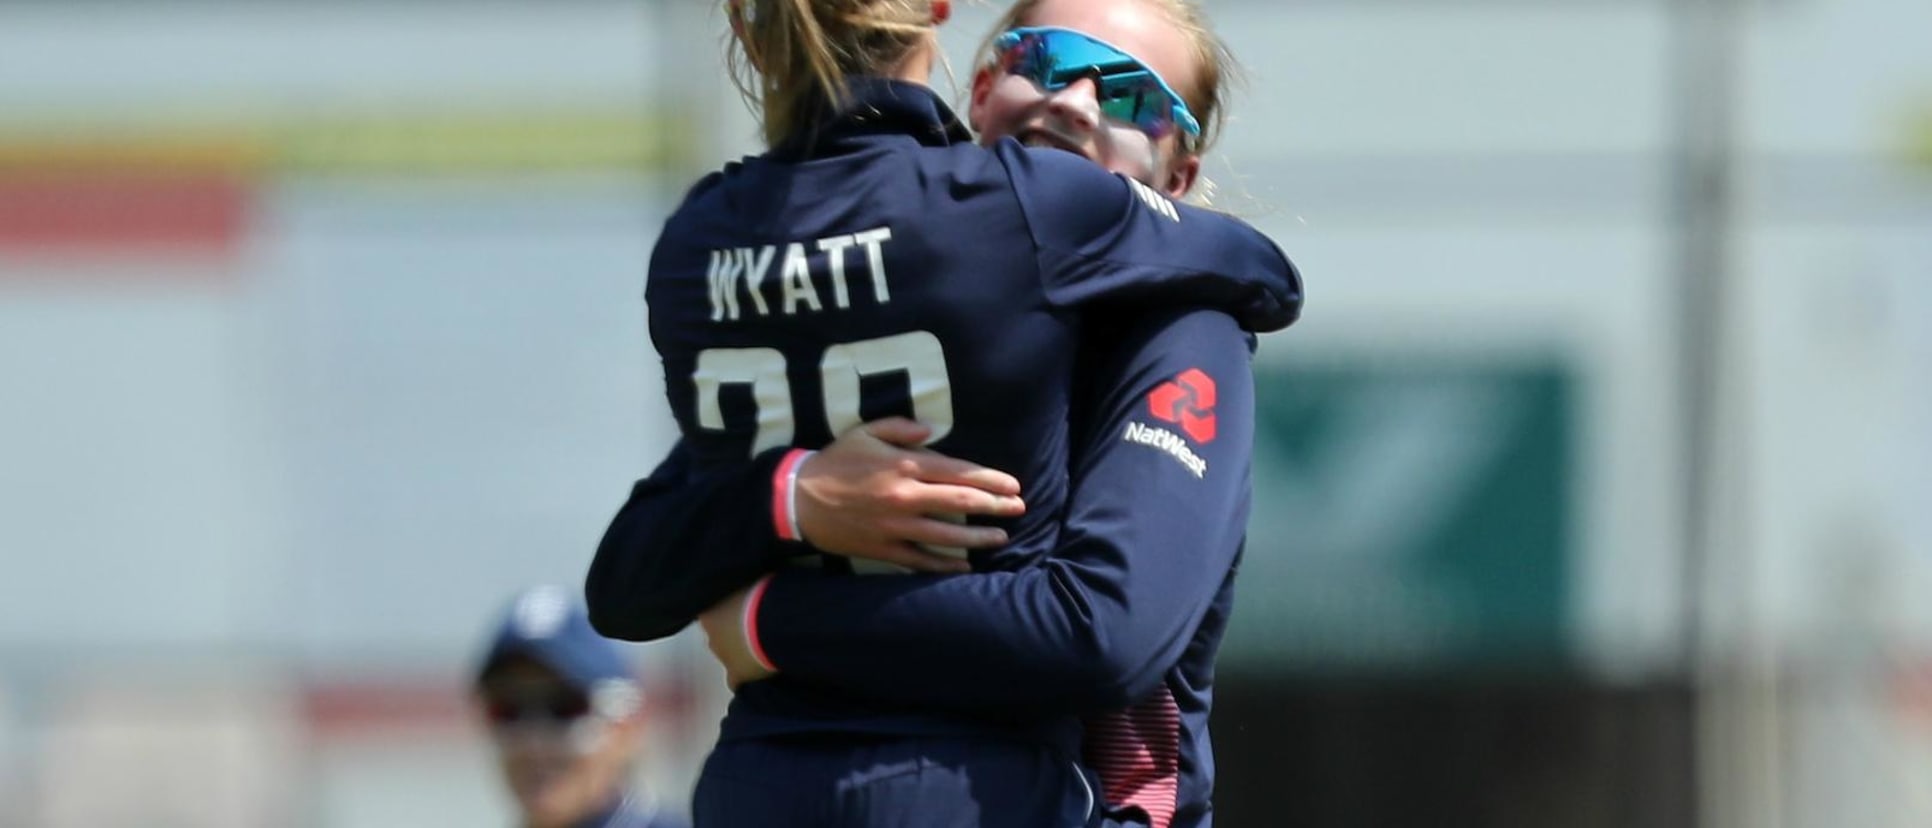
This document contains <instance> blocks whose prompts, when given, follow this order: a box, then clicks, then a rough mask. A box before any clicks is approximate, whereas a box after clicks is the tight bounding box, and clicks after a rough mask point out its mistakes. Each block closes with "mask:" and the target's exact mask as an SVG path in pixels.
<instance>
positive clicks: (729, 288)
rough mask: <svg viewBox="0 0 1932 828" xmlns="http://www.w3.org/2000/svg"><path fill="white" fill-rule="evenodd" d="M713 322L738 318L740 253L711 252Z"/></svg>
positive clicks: (734, 251) (726, 251)
mask: <svg viewBox="0 0 1932 828" xmlns="http://www.w3.org/2000/svg"><path fill="white" fill-rule="evenodd" d="M709 277H710V282H711V321H713V322H723V321H724V320H726V319H737V318H738V251H736V250H713V251H711V272H710V274H709Z"/></svg>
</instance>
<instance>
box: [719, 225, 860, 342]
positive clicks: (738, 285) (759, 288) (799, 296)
mask: <svg viewBox="0 0 1932 828" xmlns="http://www.w3.org/2000/svg"><path fill="white" fill-rule="evenodd" d="M889 241H892V228H890V227H878V228H874V229H871V230H866V231H863V232H859V233H853V234H851V235H849V236H830V237H827V238H823V239H816V240H814V241H810V242H791V243H789V244H786V245H785V255H784V257H783V262H782V263H781V264H780V265H779V267H778V271H779V272H778V276H777V278H776V279H775V280H774V281H776V282H777V283H778V297H777V301H778V303H779V305H780V307H781V309H782V310H783V311H784V312H785V315H786V316H795V315H797V314H798V313H799V308H800V307H801V306H802V307H803V308H805V310H806V311H807V312H811V313H819V312H823V311H824V310H825V309H826V308H825V302H824V300H823V299H822V298H820V294H819V287H818V285H819V279H820V278H827V279H828V280H829V281H830V282H831V283H832V306H833V307H834V308H836V309H838V310H847V309H850V308H851V307H852V293H851V289H850V287H849V285H848V284H847V280H846V270H847V268H846V251H848V250H851V249H852V248H854V247H858V246H861V245H863V246H864V247H865V263H864V265H863V267H865V268H866V275H868V276H870V277H871V281H872V298H873V300H874V301H875V302H877V303H878V304H881V305H884V304H888V303H890V302H891V301H892V291H891V289H890V288H889V287H888V286H887V280H886V266H885V246H886V243H887V242H889ZM812 250H816V251H817V252H818V253H821V254H824V262H823V263H822V264H821V263H819V262H814V261H813V260H812V259H813V256H814V254H813V253H812V252H810V251H812ZM774 258H778V245H774V244H768V245H765V246H763V247H757V248H751V247H738V248H731V249H725V250H713V251H711V264H710V268H709V270H708V271H707V272H706V274H705V280H706V282H707V284H708V287H709V297H710V300H711V321H713V322H736V321H738V320H739V319H741V318H743V317H744V315H745V314H744V312H743V308H742V307H740V305H739V302H738V294H739V291H740V290H742V291H743V292H744V294H745V295H747V296H749V297H751V306H752V309H753V310H755V311H757V315H758V316H761V317H763V316H770V315H771V314H772V310H771V303H770V302H769V301H768V300H767V298H766V295H765V276H766V274H768V273H770V272H771V266H772V260H773V259H774ZM821 273H822V274H825V275H824V277H820V276H818V274H821Z"/></svg>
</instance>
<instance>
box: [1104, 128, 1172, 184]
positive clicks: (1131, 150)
mask: <svg viewBox="0 0 1932 828" xmlns="http://www.w3.org/2000/svg"><path fill="white" fill-rule="evenodd" d="M1100 154H1101V159H1100V165H1101V166H1103V167H1106V168H1107V170H1108V171H1109V172H1117V173H1120V174H1121V175H1124V176H1127V177H1128V178H1131V179H1134V180H1135V181H1139V182H1140V183H1142V184H1148V185H1154V186H1158V184H1157V181H1156V179H1157V178H1158V177H1159V176H1160V174H1161V172H1162V169H1161V164H1160V158H1161V155H1160V152H1159V148H1158V147H1156V146H1155V144H1154V141H1153V139H1151V138H1148V137H1147V133H1144V132H1141V131H1140V130H1138V129H1135V128H1133V127H1130V126H1120V125H1117V124H1112V123H1110V124H1108V125H1107V131H1106V139H1105V141H1103V142H1102V145H1101V148H1100Z"/></svg>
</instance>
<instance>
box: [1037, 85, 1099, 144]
mask: <svg viewBox="0 0 1932 828" xmlns="http://www.w3.org/2000/svg"><path fill="white" fill-rule="evenodd" d="M1047 111H1049V112H1051V113H1053V115H1054V116H1055V117H1058V118H1060V119H1061V120H1063V121H1065V122H1066V123H1067V124H1068V125H1070V126H1073V127H1074V128H1076V129H1078V130H1079V131H1081V132H1083V133H1084V132H1092V131H1093V130H1095V129H1097V128H1099V126H1100V90H1099V88H1098V87H1096V86H1095V85H1094V81H1093V78H1080V79H1079V80H1076V81H1074V82H1072V83H1069V84H1067V85H1066V86H1064V87H1061V88H1060V89H1059V90H1058V91H1056V92H1054V93H1053V95H1052V96H1051V97H1049V98H1048V99H1047Z"/></svg>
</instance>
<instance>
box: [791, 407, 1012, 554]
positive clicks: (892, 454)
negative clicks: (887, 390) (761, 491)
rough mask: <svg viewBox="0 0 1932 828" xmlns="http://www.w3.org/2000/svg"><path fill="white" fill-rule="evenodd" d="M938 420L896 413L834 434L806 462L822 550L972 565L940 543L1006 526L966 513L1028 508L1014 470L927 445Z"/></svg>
mask: <svg viewBox="0 0 1932 828" xmlns="http://www.w3.org/2000/svg"><path fill="white" fill-rule="evenodd" d="M929 436H931V430H930V429H928V428H927V427H925V426H923V425H920V424H919V423H917V422H914V421H912V420H908V419H904V418H901V417H890V418H886V419H883V420H877V421H874V422H870V423H866V424H865V425H862V426H859V427H858V428H855V429H852V430H851V431H848V432H846V433H845V434H842V435H840V436H839V438H838V439H837V440H834V441H832V443H831V445H828V446H826V447H825V448H824V449H823V450H821V451H819V452H818V453H816V454H814V455H812V456H811V457H810V458H808V459H807V460H806V461H805V462H804V463H803V464H802V465H801V466H800V467H799V470H798V484H797V489H796V498H797V501H796V504H795V509H796V510H797V515H798V525H799V530H800V531H801V532H802V533H803V534H804V536H805V540H806V541H807V542H809V543H811V544H812V546H814V547H816V548H817V549H819V550H820V551H823V552H828V553H831V554H835V555H844V556H846V557H851V558H864V559H870V560H876V561H881V562H884V563H890V564H896V565H899V566H903V567H906V568H908V569H912V570H914V571H918V572H939V573H949V572H966V571H968V570H969V569H970V567H969V566H968V565H967V563H966V561H965V560H964V559H963V558H960V557H956V556H952V555H947V554H943V553H940V552H937V551H934V549H933V548H938V547H951V548H953V549H986V548H991V547H996V546H1001V545H1003V544H1005V543H1006V540H1007V539H1006V532H1005V531H1004V530H1001V529H998V528H994V527H986V526H968V525H964V524H962V523H959V522H957V521H959V520H961V519H962V518H964V517H971V516H987V517H1014V516H1018V515H1020V514H1023V513H1024V512H1025V511H1026V504H1025V502H1024V501H1022V500H1021V499H1020V497H1019V494H1020V483H1019V481H1018V480H1016V479H1014V478H1013V476H1012V475H1009V474H1006V473H1004V472H999V471H995V470H993V469H989V468H986V467H984V466H980V465H977V464H974V463H969V462H967V461H964V460H959V459H956V458H952V457H947V456H946V455H943V454H940V453H938V452H936V451H932V450H930V449H926V448H923V447H921V444H922V443H923V442H924V441H925V440H926V438H927V437H929Z"/></svg>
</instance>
